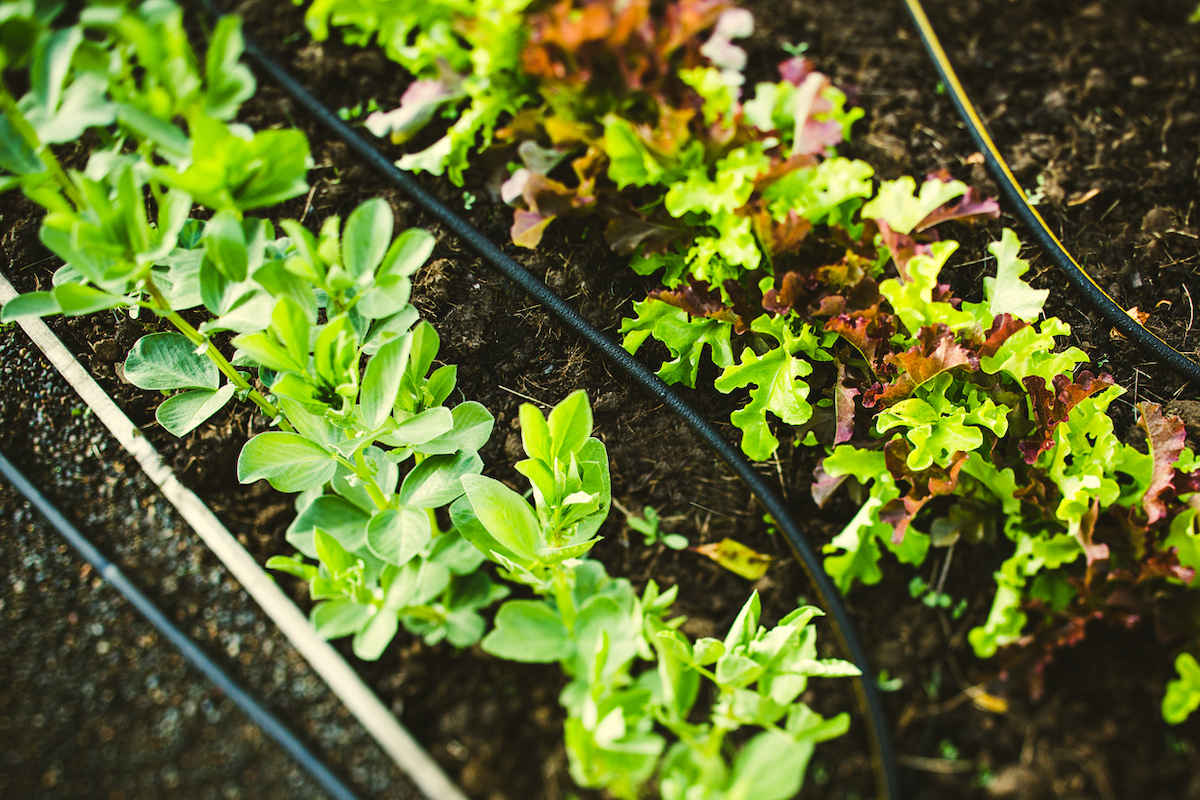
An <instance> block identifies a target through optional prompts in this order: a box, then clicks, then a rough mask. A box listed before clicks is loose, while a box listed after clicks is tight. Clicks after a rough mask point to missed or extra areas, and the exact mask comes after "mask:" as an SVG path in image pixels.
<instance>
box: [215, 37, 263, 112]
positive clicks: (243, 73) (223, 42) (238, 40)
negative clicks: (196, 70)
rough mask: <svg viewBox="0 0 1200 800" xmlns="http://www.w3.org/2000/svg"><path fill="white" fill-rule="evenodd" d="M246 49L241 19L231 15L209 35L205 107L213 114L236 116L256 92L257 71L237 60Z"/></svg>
mask: <svg viewBox="0 0 1200 800" xmlns="http://www.w3.org/2000/svg"><path fill="white" fill-rule="evenodd" d="M244 48H245V45H244V43H243V41H242V23H241V20H240V19H238V18H237V17H235V16H232V15H230V16H225V17H221V19H220V20H218V21H217V25H216V27H215V28H213V32H212V35H211V36H209V39H208V52H207V53H206V54H205V57H204V82H205V84H206V86H205V88H206V90H207V91H206V92H205V108H204V110H205V113H207V114H208V115H209V116H210V117H215V118H217V119H224V120H228V119H233V118H234V117H235V116H236V115H237V111H238V106H240V105H241V104H242V103H243V102H244V101H246V100H249V99H250V98H251V97H252V96H253V95H254V89H255V83H254V74H253V73H252V72H250V68H249V67H247V66H246V65H245V64H240V63H238V60H239V59H240V58H241V55H242V50H243V49H244Z"/></svg>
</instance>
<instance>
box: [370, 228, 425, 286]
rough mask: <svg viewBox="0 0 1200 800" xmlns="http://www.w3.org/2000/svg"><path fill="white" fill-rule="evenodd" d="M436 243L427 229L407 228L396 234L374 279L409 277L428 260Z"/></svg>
mask: <svg viewBox="0 0 1200 800" xmlns="http://www.w3.org/2000/svg"><path fill="white" fill-rule="evenodd" d="M436 245H437V239H435V238H434V237H433V234H431V233H430V232H429V231H426V230H422V229H420V228H409V229H408V230H406V231H404V232H402V233H401V234H400V235H399V236H397V237H396V241H394V242H392V246H391V247H389V248H388V251H387V255H385V256H384V257H383V263H382V264H380V266H379V271H378V273H377V274H376V279H377V280H378V279H379V278H382V277H385V276H393V277H398V278H401V277H402V278H408V277H411V276H412V275H413V274H414V273H416V271H417V270H419V269H420V268H421V267H422V266H424V264H425V262H426V261H428V260H429V256H430V255H432V254H433V248H434V246H436Z"/></svg>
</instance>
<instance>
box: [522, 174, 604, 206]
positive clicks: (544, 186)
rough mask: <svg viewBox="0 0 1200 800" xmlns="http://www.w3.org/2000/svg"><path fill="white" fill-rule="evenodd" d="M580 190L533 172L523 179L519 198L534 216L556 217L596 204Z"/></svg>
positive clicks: (593, 199)
mask: <svg viewBox="0 0 1200 800" xmlns="http://www.w3.org/2000/svg"><path fill="white" fill-rule="evenodd" d="M581 189H585V187H583V186H580V187H577V188H575V189H571V188H568V187H567V186H566V185H565V184H562V183H560V182H558V181H556V180H554V179H553V178H547V177H546V176H545V175H538V174H537V173H536V172H534V173H531V174H530V175H529V176H528V177H527V178H526V179H525V185H524V186H523V187H522V188H521V197H522V198H523V199H524V200H525V205H526V207H527V208H528V209H529V210H530V211H532V212H534V213H535V214H539V215H541V216H543V217H556V216H561V215H562V214H569V213H572V212H576V211H579V210H581V209H584V208H587V207H588V206H590V205H592V204H593V203H595V202H596V198H594V197H592V196H591V195H588V194H581V193H580V190H581Z"/></svg>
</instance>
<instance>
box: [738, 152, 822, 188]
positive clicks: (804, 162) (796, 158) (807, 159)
mask: <svg viewBox="0 0 1200 800" xmlns="http://www.w3.org/2000/svg"><path fill="white" fill-rule="evenodd" d="M819 163H821V160H820V159H819V158H817V157H816V156H814V155H792V156H788V157H787V158H772V159H771V166H770V167H768V168H767V171H766V172H761V173H759V174H758V176H757V177H755V179H754V194H755V195H760V194H762V192H763V191H765V190H766V188H767V187H768V186H770V185H771V184H773V183H775V181H777V180H779V179H780V178H782V177H783V176H784V175H787V174H788V173H790V172H794V171H795V170H798V169H802V168H808V167H815V166H816V165H817V164H819Z"/></svg>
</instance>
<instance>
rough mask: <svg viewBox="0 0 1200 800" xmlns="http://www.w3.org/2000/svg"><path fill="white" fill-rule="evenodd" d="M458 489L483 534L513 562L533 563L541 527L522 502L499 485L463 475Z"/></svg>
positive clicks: (497, 482)
mask: <svg viewBox="0 0 1200 800" xmlns="http://www.w3.org/2000/svg"><path fill="white" fill-rule="evenodd" d="M462 486H463V489H464V490H465V492H466V495H467V499H468V500H469V501H470V503H471V508H472V510H473V511H474V512H475V516H476V518H477V519H478V520H479V522H480V524H482V525H483V527H484V528H485V529H486V530H487V532H488V533H489V534H490V535H491V536H492V537H493V538H495V539H496V541H497V542H499V543H500V544H502V545H503V546H504V547H506V548H508V549H509V550H510V551H512V553H513V554H514V555H516V556H517V558H519V559H521V560H523V561H524V562H526V563H528V562H531V561H533V560H534V558H535V557H536V553H537V550H538V547H539V541H540V539H541V536H540V533H541V526H540V525H538V521H537V517H536V516H534V513H533V509H532V508H530V507H529V504H528V503H526V502H525V500H524V498H522V497H521V495H519V494H517V493H516V492H514V491H513V490H512V489H509V488H508V487H507V486H505V485H504V484H502V483H500V481H497V480H493V479H492V478H485V477H484V476H482V475H464V476H463V477H462ZM485 554H486V553H485ZM486 555H490V554H486Z"/></svg>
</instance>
